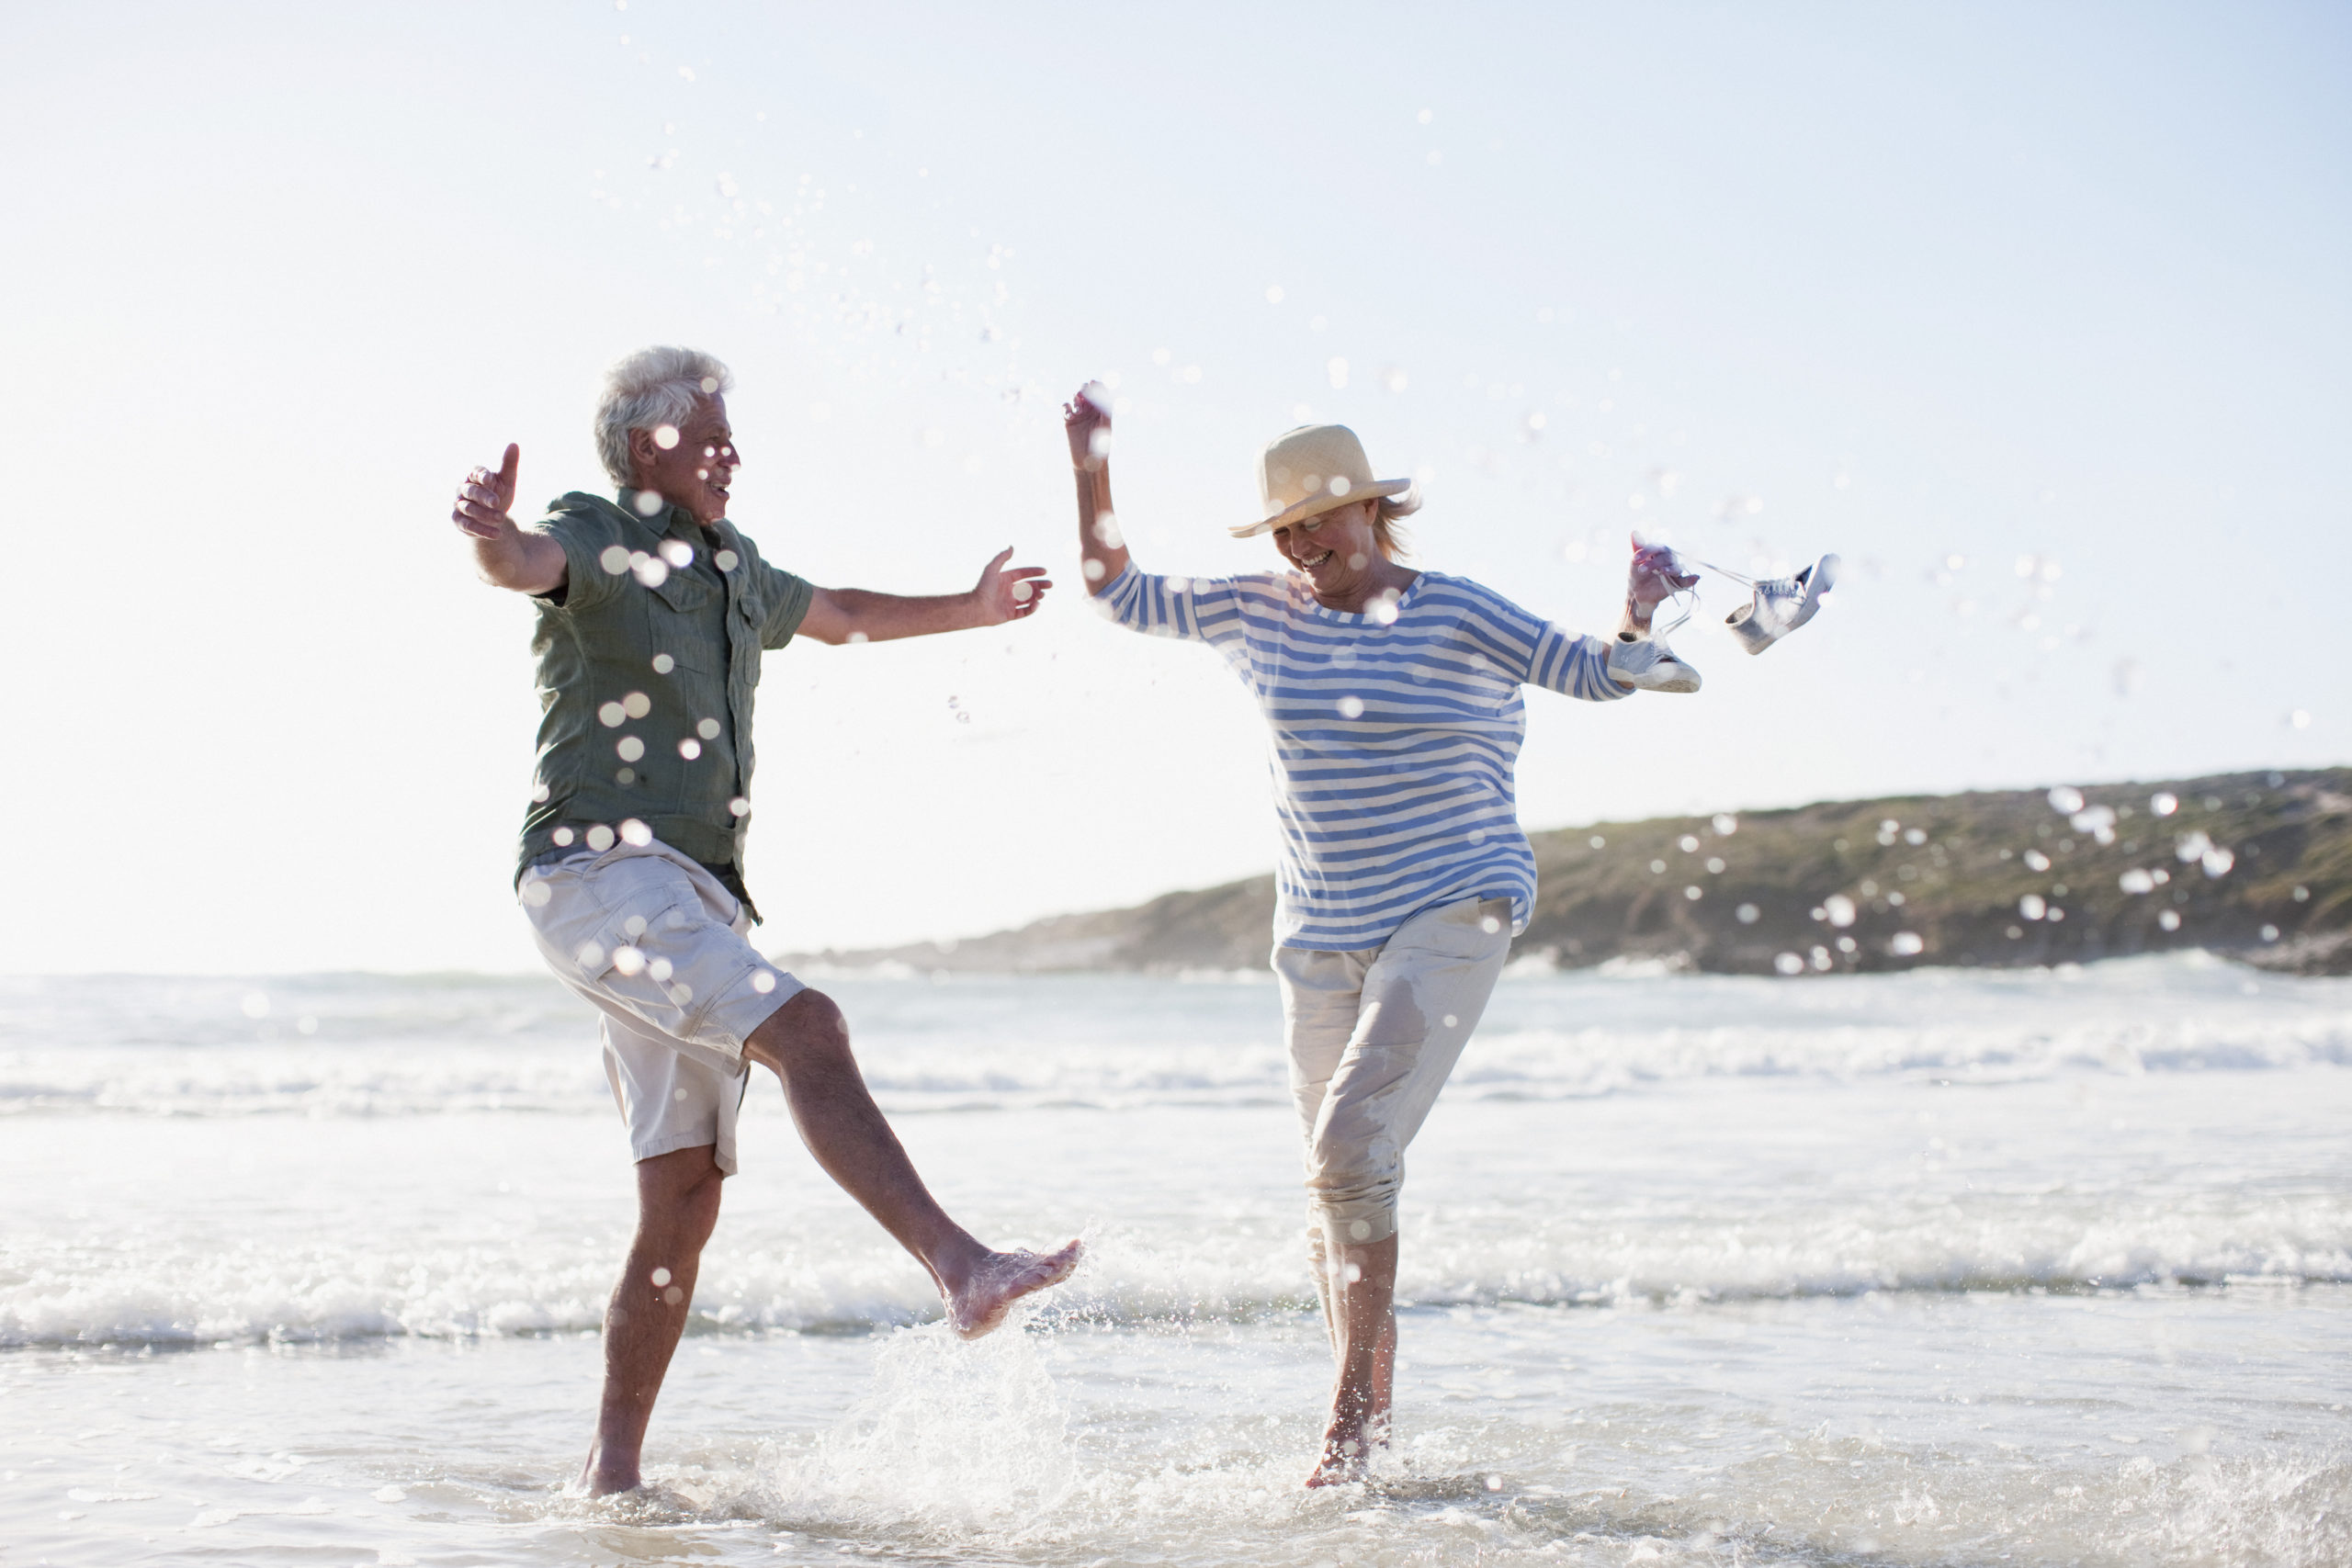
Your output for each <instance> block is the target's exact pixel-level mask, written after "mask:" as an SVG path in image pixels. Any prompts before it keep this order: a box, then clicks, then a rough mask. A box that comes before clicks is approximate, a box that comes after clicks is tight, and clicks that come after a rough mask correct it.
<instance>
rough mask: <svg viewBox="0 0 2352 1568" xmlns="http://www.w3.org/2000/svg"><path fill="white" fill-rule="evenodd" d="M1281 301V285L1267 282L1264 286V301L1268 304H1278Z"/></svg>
mask: <svg viewBox="0 0 2352 1568" xmlns="http://www.w3.org/2000/svg"><path fill="white" fill-rule="evenodd" d="M1282 302H1283V286H1282V285H1281V284H1279V283H1270V284H1268V285H1267V286H1266V303H1267V304H1269V305H1279V304H1281V303H1282Z"/></svg>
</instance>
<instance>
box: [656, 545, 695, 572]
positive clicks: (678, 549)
mask: <svg viewBox="0 0 2352 1568" xmlns="http://www.w3.org/2000/svg"><path fill="white" fill-rule="evenodd" d="M662 559H663V560H665V561H668V562H669V563H670V564H671V565H672V566H673V567H676V568H677V569H678V570H681V571H683V570H685V569H686V568H687V567H690V566H692V565H694V563H695V547H693V546H692V545H690V544H688V543H686V542H685V541H684V539H664V540H662Z"/></svg>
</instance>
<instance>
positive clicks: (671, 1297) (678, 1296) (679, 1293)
mask: <svg viewBox="0 0 2352 1568" xmlns="http://www.w3.org/2000/svg"><path fill="white" fill-rule="evenodd" d="M680 69H681V70H683V69H684V67H683V66H682V67H680ZM685 1299H686V1292H685V1291H684V1289H683V1288H681V1287H680V1286H677V1285H673V1286H671V1287H670V1288H669V1289H668V1290H666V1291H664V1292H662V1300H663V1301H665V1302H668V1303H670V1304H671V1305H672V1306H676V1305H677V1304H678V1303H680V1302H682V1301H684V1300H685Z"/></svg>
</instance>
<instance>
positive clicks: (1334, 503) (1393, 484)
mask: <svg viewBox="0 0 2352 1568" xmlns="http://www.w3.org/2000/svg"><path fill="white" fill-rule="evenodd" d="M1412 488H1413V481H1412V480H1410V479H1380V480H1377V481H1376V482H1374V483H1372V484H1368V485H1364V486H1362V487H1361V488H1359V489H1355V490H1351V491H1348V493H1347V494H1345V495H1333V494H1332V493H1331V492H1330V491H1321V492H1319V493H1317V494H1315V495H1310V496H1308V497H1307V498H1306V500H1305V501H1302V502H1298V503H1297V504H1296V505H1295V506H1289V507H1285V508H1284V509H1283V510H1282V511H1280V512H1277V513H1274V514H1273V515H1272V517H1261V518H1260V519H1259V520H1258V521H1257V522H1255V523H1252V524H1250V525H1248V526H1247V527H1242V528H1228V529H1227V530H1226V532H1227V533H1228V534H1231V535H1232V536H1234V537H1235V538H1237V539H1250V538H1255V537H1256V536H1258V535H1260V534H1263V533H1266V532H1268V531H1269V530H1271V529H1274V528H1283V527H1287V526H1288V525H1291V524H1293V523H1304V522H1306V520H1307V519H1308V518H1310V517H1320V516H1321V515H1323V513H1326V512H1331V511H1335V510H1337V509H1338V508H1340V507H1342V506H1353V505H1354V504H1355V503H1356V502H1359V501H1385V500H1386V499H1387V498H1388V497H1390V496H1392V495H1402V494H1404V493H1405V492H1406V491H1408V490H1410V489H1412Z"/></svg>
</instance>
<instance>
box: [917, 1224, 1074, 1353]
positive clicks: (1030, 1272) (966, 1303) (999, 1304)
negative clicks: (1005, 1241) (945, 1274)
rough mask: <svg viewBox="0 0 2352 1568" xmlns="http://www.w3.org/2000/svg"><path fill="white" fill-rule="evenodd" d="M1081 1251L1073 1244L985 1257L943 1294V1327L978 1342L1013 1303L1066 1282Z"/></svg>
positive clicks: (1001, 1320)
mask: <svg viewBox="0 0 2352 1568" xmlns="http://www.w3.org/2000/svg"><path fill="white" fill-rule="evenodd" d="M1085 1250H1086V1244H1085V1243H1084V1242H1078V1241H1073V1242H1071V1243H1070V1244H1069V1246H1068V1247H1063V1248H1062V1249H1061V1250H1060V1251H1058V1252H1023V1251H1013V1252H991V1253H989V1255H988V1256H987V1257H986V1258H982V1259H980V1261H979V1263H978V1266H977V1267H975V1268H974V1269H973V1270H972V1271H971V1272H970V1273H969V1274H967V1275H966V1276H965V1277H964V1280H963V1281H962V1282H961V1283H960V1284H958V1285H956V1286H955V1287H953V1288H952V1289H950V1290H949V1291H948V1292H947V1326H948V1327H950V1328H953V1329H954V1330H955V1331H956V1334H957V1335H958V1336H960V1337H963V1338H966V1339H978V1337H980V1336H981V1335H983V1334H986V1333H988V1332H989V1330H990V1329H992V1328H995V1327H996V1326H997V1325H999V1324H1001V1323H1002V1322H1003V1321H1004V1314H1005V1313H1006V1312H1007V1311H1008V1310H1009V1309H1010V1308H1011V1307H1012V1303H1015V1302H1017V1301H1019V1300H1020V1299H1021V1298H1022V1297H1023V1296H1026V1295H1031V1294H1034V1293H1035V1292H1038V1291H1042V1290H1044V1289H1046V1287H1047V1286H1048V1285H1058V1284H1060V1283H1061V1282H1062V1281H1063V1280H1067V1279H1069V1277H1070V1272H1071V1270H1073V1269H1076V1268H1077V1267H1078V1260H1079V1258H1080V1255H1081V1254H1082V1253H1084V1252H1085Z"/></svg>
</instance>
